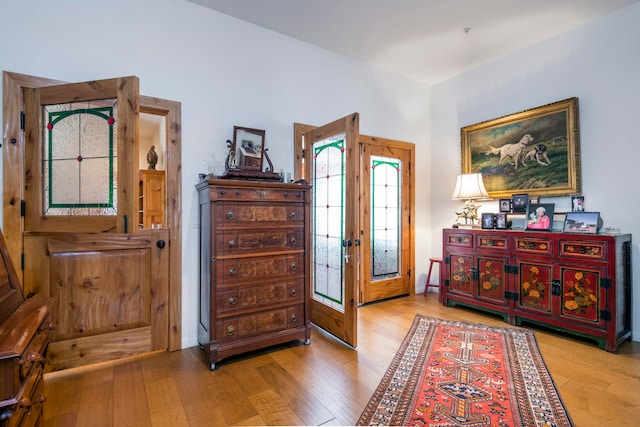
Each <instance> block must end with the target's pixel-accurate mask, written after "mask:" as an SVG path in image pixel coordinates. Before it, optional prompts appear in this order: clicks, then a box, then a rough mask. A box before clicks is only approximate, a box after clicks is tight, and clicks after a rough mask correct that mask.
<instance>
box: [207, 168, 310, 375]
mask: <svg viewBox="0 0 640 427" xmlns="http://www.w3.org/2000/svg"><path fill="white" fill-rule="evenodd" d="M196 188H197V189H198V194H199V206H200V225H201V232H200V315H199V317H200V322H199V327H198V340H199V342H200V345H201V346H202V347H203V349H204V350H205V352H206V354H207V357H208V360H209V362H210V364H211V369H212V370H213V369H216V363H217V362H219V361H220V360H222V359H224V358H226V357H229V356H232V355H237V354H239V353H244V352H247V351H252V350H257V349H262V348H265V347H268V346H272V345H275V344H281V343H285V342H288V341H293V340H303V341H304V342H305V343H307V344H308V343H309V340H310V338H311V330H310V320H309V309H308V304H307V296H308V292H309V274H308V273H309V268H310V266H309V262H310V261H309V260H310V254H309V248H310V228H309V227H310V204H309V203H310V202H309V201H310V192H309V190H310V186H309V185H307V184H295V183H293V184H284V183H280V182H266V181H242V180H229V179H215V178H209V179H206V180H204V181H202V182H200V183H199V184H198V185H197V186H196Z"/></svg>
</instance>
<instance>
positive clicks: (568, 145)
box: [461, 97, 582, 199]
mask: <svg viewBox="0 0 640 427" xmlns="http://www.w3.org/2000/svg"><path fill="white" fill-rule="evenodd" d="M461 154H462V173H463V174H468V173H482V178H483V182H484V186H485V188H486V189H487V192H488V193H489V196H490V197H491V198H493V199H497V198H500V197H509V196H512V195H514V194H519V193H525V194H537V195H539V196H544V197H546V196H563V195H567V194H579V193H580V192H581V191H582V190H581V168H580V132H579V122H578V98H577V97H573V98H568V99H565V100H562V101H556V102H553V103H550V104H547V105H542V106H540V107H535V108H531V109H528V110H524V111H520V112H518V113H513V114H509V115H506V116H502V117H498V118H495V119H491V120H487V121H484V122H481V123H477V124H474V125H469V126H465V127H463V128H462V129H461Z"/></svg>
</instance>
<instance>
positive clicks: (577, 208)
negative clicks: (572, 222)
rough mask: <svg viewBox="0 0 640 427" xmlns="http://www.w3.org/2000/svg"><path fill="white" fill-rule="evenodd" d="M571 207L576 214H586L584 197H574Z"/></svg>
mask: <svg viewBox="0 0 640 427" xmlns="http://www.w3.org/2000/svg"><path fill="white" fill-rule="evenodd" d="M571 206H572V210H573V211H574V212H584V196H572V197H571Z"/></svg>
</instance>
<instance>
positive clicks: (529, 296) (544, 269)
mask: <svg viewBox="0 0 640 427" xmlns="http://www.w3.org/2000/svg"><path fill="white" fill-rule="evenodd" d="M518 271H519V274H518V279H517V285H516V286H517V288H518V300H517V302H516V306H517V307H518V308H520V309H523V310H529V311H536V312H543V313H551V310H552V304H551V302H552V294H553V293H554V288H553V287H552V272H553V265H552V264H549V263H542V262H536V263H528V262H520V263H518ZM556 293H557V292H556Z"/></svg>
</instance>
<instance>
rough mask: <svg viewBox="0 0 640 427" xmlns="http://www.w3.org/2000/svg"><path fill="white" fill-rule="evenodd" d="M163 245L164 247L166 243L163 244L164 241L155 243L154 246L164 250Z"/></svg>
mask: <svg viewBox="0 0 640 427" xmlns="http://www.w3.org/2000/svg"><path fill="white" fill-rule="evenodd" d="M165 245H166V243H165V241H164V240H158V241H157V242H156V246H157V247H158V249H162V248H164V247H165Z"/></svg>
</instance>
